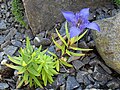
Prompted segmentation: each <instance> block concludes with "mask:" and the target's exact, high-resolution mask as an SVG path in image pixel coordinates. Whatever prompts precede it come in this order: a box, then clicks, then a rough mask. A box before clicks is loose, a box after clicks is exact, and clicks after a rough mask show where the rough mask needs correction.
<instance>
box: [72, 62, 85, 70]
mask: <svg viewBox="0 0 120 90" xmlns="http://www.w3.org/2000/svg"><path fill="white" fill-rule="evenodd" d="M72 64H73V66H74V67H75V69H76V70H79V69H80V68H81V67H82V66H84V64H83V63H82V62H81V61H79V60H75V61H73V62H72Z"/></svg>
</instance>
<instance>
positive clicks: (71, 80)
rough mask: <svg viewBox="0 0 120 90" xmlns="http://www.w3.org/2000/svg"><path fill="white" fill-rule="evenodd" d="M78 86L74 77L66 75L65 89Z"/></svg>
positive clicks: (69, 89)
mask: <svg viewBox="0 0 120 90" xmlns="http://www.w3.org/2000/svg"><path fill="white" fill-rule="evenodd" d="M77 87H79V83H78V82H77V81H76V79H75V77H72V76H68V78H67V82H66V90H73V89H75V88H77Z"/></svg>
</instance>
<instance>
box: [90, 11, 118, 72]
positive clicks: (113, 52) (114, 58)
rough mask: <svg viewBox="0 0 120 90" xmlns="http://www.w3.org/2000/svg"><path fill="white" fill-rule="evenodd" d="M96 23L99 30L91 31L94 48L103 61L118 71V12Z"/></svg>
mask: <svg viewBox="0 0 120 90" xmlns="http://www.w3.org/2000/svg"><path fill="white" fill-rule="evenodd" d="M97 23H98V24H99V25H100V28H101V32H96V31H92V34H93V37H94V41H95V43H96V48H97V50H98V52H99V54H100V55H101V57H102V58H103V60H104V61H105V63H106V64H107V65H108V66H109V67H111V68H113V69H114V70H115V71H117V72H118V73H120V13H118V14H117V15H115V16H114V17H111V18H107V19H104V20H99V21H97Z"/></svg>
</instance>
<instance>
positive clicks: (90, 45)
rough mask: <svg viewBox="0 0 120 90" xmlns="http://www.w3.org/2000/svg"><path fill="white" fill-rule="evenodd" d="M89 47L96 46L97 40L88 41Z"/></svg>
mask: <svg viewBox="0 0 120 90" xmlns="http://www.w3.org/2000/svg"><path fill="white" fill-rule="evenodd" d="M87 45H88V47H90V48H91V47H94V46H95V42H94V41H90V42H89V43H87Z"/></svg>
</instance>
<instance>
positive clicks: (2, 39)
mask: <svg viewBox="0 0 120 90" xmlns="http://www.w3.org/2000/svg"><path fill="white" fill-rule="evenodd" d="M3 42H4V37H3V36H2V35H1V36H0V45H1V44H2V43H3Z"/></svg>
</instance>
